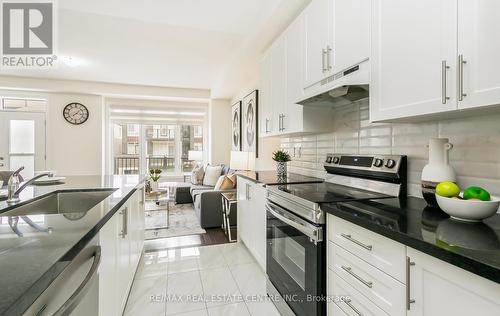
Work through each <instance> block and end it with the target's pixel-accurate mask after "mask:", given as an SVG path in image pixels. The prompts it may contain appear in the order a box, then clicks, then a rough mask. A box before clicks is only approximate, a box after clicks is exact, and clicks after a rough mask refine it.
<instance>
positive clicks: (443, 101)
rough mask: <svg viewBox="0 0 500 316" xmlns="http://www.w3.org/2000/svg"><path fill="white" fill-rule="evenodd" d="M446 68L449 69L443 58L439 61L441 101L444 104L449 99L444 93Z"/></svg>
mask: <svg viewBox="0 0 500 316" xmlns="http://www.w3.org/2000/svg"><path fill="white" fill-rule="evenodd" d="M448 69H450V66H447V65H446V60H443V61H442V62H441V103H443V104H446V101H447V100H449V99H450V97H448V96H447V95H446V88H447V83H446V72H447V70H448Z"/></svg>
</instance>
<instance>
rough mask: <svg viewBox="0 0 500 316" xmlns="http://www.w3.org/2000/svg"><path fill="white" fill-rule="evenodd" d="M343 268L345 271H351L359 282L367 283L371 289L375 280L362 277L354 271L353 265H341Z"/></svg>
mask: <svg viewBox="0 0 500 316" xmlns="http://www.w3.org/2000/svg"><path fill="white" fill-rule="evenodd" d="M341 268H342V270H344V271H345V272H347V273H349V274H350V275H351V276H352V277H353V278H355V279H356V280H358V281H359V282H361V283H363V284H364V285H366V286H367V287H369V288H370V289H371V288H372V287H373V282H371V281H366V280H364V279H363V278H362V277H360V276H359V275H357V274H356V273H354V272H352V268H351V267H346V266H341Z"/></svg>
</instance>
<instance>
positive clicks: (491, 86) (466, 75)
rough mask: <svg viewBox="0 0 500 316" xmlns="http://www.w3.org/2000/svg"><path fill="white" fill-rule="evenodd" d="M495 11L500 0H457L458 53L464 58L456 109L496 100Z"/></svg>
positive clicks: (499, 75) (499, 92) (499, 100)
mask: <svg viewBox="0 0 500 316" xmlns="http://www.w3.org/2000/svg"><path fill="white" fill-rule="evenodd" d="M499 12H500V1H495V0H458V55H461V56H463V60H464V62H465V63H463V64H462V65H461V67H462V69H463V74H462V76H461V77H462V78H463V88H461V86H460V85H459V86H458V87H459V88H461V91H459V93H460V94H463V96H462V97H460V96H459V102H458V108H459V109H467V108H475V107H479V106H485V105H492V104H500V72H499V71H498V69H500V58H498V51H499V50H500V36H499V34H500V23H499V21H498V13H499ZM459 66H460V65H459Z"/></svg>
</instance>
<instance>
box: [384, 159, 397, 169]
mask: <svg viewBox="0 0 500 316" xmlns="http://www.w3.org/2000/svg"><path fill="white" fill-rule="evenodd" d="M385 166H386V167H387V168H389V169H392V168H394V167H395V166H396V161H394V160H392V159H389V160H387V162H386V163H385Z"/></svg>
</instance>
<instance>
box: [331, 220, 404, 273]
mask: <svg viewBox="0 0 500 316" xmlns="http://www.w3.org/2000/svg"><path fill="white" fill-rule="evenodd" d="M327 227H328V239H329V240H331V241H333V242H334V243H335V244H337V245H339V246H342V247H343V248H344V249H347V250H348V251H349V252H351V253H353V254H354V255H356V256H357V257H359V258H361V259H363V260H364V261H366V262H368V263H370V264H371V265H373V266H375V267H377V268H379V269H380V270H382V271H384V272H385V273H387V274H389V275H390V276H392V277H394V278H395V279H397V280H399V281H400V282H402V283H404V282H405V280H406V269H405V267H406V247H405V246H404V245H403V244H400V243H398V242H395V241H393V240H391V239H389V238H386V237H384V236H382V235H379V234H377V233H374V232H372V231H370V230H368V229H365V228H363V227H361V226H358V225H355V224H352V223H350V222H348V221H346V220H343V219H341V218H338V217H336V216H333V215H328V223H327Z"/></svg>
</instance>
